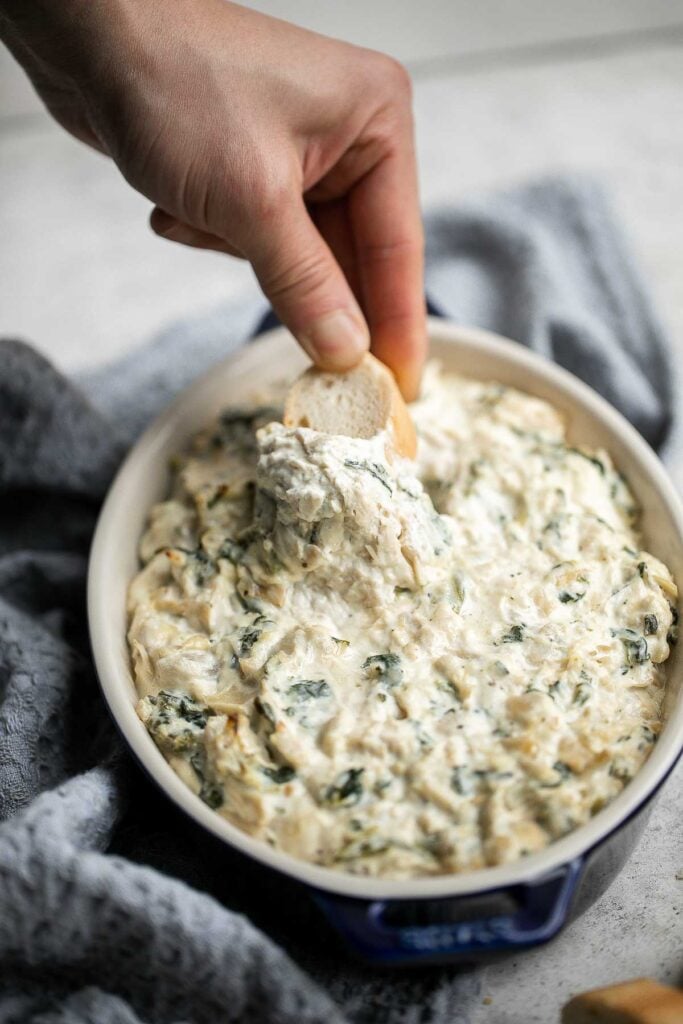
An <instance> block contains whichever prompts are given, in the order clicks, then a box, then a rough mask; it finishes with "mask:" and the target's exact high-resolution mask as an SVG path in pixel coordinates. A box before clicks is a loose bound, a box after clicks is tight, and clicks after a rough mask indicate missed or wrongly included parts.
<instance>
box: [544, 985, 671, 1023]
mask: <svg viewBox="0 0 683 1024" xmlns="http://www.w3.org/2000/svg"><path fill="white" fill-rule="evenodd" d="M562 1024H683V992H681V991H679V990H678V989H675V988H669V986H668V985H660V984H659V982H657V981H652V979H651V978H638V979H637V980H635V981H625V982H623V983H622V984H621V985H611V986H610V987H609V988H598V989H594V990H593V991H592V992H584V993H583V994H582V995H580V996H575V997H574V998H573V999H571V1000H570V1001H569V1002H568V1003H567V1005H566V1006H565V1007H564V1009H563V1010H562Z"/></svg>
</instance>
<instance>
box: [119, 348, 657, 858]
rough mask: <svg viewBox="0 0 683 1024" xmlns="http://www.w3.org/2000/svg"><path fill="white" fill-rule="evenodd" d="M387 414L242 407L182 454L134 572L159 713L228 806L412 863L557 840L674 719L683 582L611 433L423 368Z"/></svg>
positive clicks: (352, 853) (244, 821)
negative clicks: (300, 414) (622, 467)
mask: <svg viewBox="0 0 683 1024" xmlns="http://www.w3.org/2000/svg"><path fill="white" fill-rule="evenodd" d="M412 412H413V415H414V418H415V422H416V426H417V430H418V435H419V451H418V459H417V462H416V463H415V464H413V463H408V462H405V461H401V460H396V461H393V462H392V461H389V460H388V458H387V453H386V438H385V437H383V436H378V437H376V438H372V439H370V440H359V439H352V438H347V437H338V436H330V435H324V434H319V433H316V432H315V431H312V430H309V429H303V428H299V429H286V428H285V427H283V426H282V424H280V423H278V422H274V419H275V416H276V412H274V410H273V409H265V410H254V409H251V410H246V411H245V410H242V411H240V410H229V411H228V412H227V413H226V414H225V415H224V416H223V417H222V419H221V420H220V421H219V422H218V423H217V424H215V425H213V426H212V427H211V428H210V429H209V430H207V431H205V432H204V433H203V434H201V435H200V436H199V437H198V438H197V439H196V440H195V442H194V445H193V448H192V450H191V451H190V452H189V453H188V454H186V455H183V456H181V457H179V458H178V459H177V460H176V469H175V474H174V483H173V489H172V493H171V495H170V497H169V499H168V500H167V501H164V502H162V503H161V504H159V505H157V506H155V507H154V508H153V509H152V511H151V513H150V519H149V525H148V528H147V531H146V533H145V535H144V537H143V538H142V542H141V548H140V553H141V560H142V562H143V568H142V570H141V572H140V573H139V575H138V576H137V577H136V579H135V580H134V581H133V582H132V584H131V587H130V595H129V611H130V630H129V641H130V646H131V651H132V657H133V664H134V669H135V677H136V681H137V685H138V689H139V692H140V696H141V700H140V703H139V706H138V710H139V714H140V716H141V718H142V720H143V721H144V722H145V723H146V724H147V726H148V728H149V730H150V732H151V734H152V736H153V737H154V739H155V741H156V742H157V743H158V744H159V746H160V748H161V749H162V751H163V752H164V754H165V755H166V756H167V758H168V759H169V761H170V762H171V764H172V765H173V767H174V768H175V769H176V770H177V771H178V773H179V774H180V775H181V777H183V778H184V779H185V781H186V782H187V784H188V785H189V786H191V787H192V788H193V789H194V791H195V792H197V793H198V794H199V795H200V796H201V797H202V798H203V799H204V800H206V801H207V803H209V804H210V805H211V806H212V807H214V808H215V809H216V811H217V813H219V814H222V815H224V816H225V817H226V818H228V819H229V820H230V821H232V822H233V823H234V824H236V825H237V826H239V827H240V828H242V829H244V830H245V831H247V832H249V833H251V834H252V835H254V836H257V837H259V838H261V839H262V840H263V841H265V842H267V843H270V844H271V845H273V846H275V847H277V848H279V849H281V850H284V851H287V852H289V853H291V854H293V855H295V856H297V857H301V858H304V859H305V860H308V861H312V862H315V863H318V864H323V865H328V866H334V867H337V868H340V869H343V870H347V871H352V872H356V873H362V874H377V875H385V876H392V877H411V876H416V875H428V874H438V873H444V872H455V871H462V870H466V869H471V868H477V867H482V866H485V865H491V864H499V863H504V862H507V861H510V860H514V859H516V858H518V857H521V856H524V855H525V854H528V853H530V852H532V851H534V850H538V849H540V848H542V847H544V846H546V845H547V844H548V843H550V842H551V841H552V840H553V839H555V838H557V837H559V836H562V835H564V834H565V833H567V832H569V831H570V830H572V829H575V828H577V827H578V826H580V825H581V824H583V823H584V822H586V821H587V820H588V819H589V818H590V817H591V815H593V814H595V813H596V811H598V810H599V809H600V808H602V807H604V806H605V805H606V804H607V803H609V801H611V800H612V799H613V798H614V797H615V796H616V795H617V794H618V793H619V792H620V791H621V789H622V788H623V786H624V785H625V784H626V783H627V781H628V780H629V779H630V778H632V777H633V775H634V774H635V772H637V770H638V769H639V767H640V766H641V764H642V763H643V761H644V760H645V759H646V758H647V756H648V754H649V753H650V750H651V748H652V745H653V743H654V742H655V739H656V736H657V733H658V731H659V728H660V713H661V705H662V697H663V691H664V685H665V677H664V671H663V668H662V665H661V663H662V662H663V661H665V659H666V658H667V656H668V654H669V643H670V642H672V640H673V637H674V632H675V620H677V615H676V613H675V610H674V608H675V602H676V587H675V585H674V583H673V581H672V579H671V575H670V573H669V572H668V570H667V568H666V567H665V566H664V565H663V564H662V563H661V562H659V561H658V560H657V559H656V558H654V557H653V556H652V555H650V554H648V553H647V552H645V551H642V550H641V548H640V540H639V537H638V533H637V530H636V519H637V509H636V508H635V506H634V502H633V498H632V496H631V494H630V492H629V489H628V486H627V484H626V483H625V481H624V480H623V479H622V478H621V477H620V476H619V474H618V473H617V472H616V471H615V470H614V468H613V467H612V464H611V461H610V458H609V456H608V454H607V453H606V452H604V451H592V450H590V451H589V450H588V449H584V448H576V447H574V446H572V445H570V444H568V443H567V441H566V439H565V432H564V425H563V422H562V420H561V418H560V416H559V415H558V413H557V412H556V411H555V410H554V409H553V408H552V407H551V406H550V405H548V404H547V403H545V402H542V401H540V400H538V399H535V398H532V397H530V396H529V395H525V394H522V393H520V392H518V391H515V390H512V389H509V388H504V387H501V386H500V385H497V384H485V383H479V382H472V381H466V380H463V379H460V378H457V377H455V376H451V375H443V374H441V373H440V371H439V369H438V367H436V366H434V365H432V366H430V367H429V369H428V373H427V376H426V380H425V386H424V392H423V397H422V398H421V400H420V401H419V402H417V403H416V404H415V405H414V406H413V408H412Z"/></svg>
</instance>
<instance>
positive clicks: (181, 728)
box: [143, 690, 214, 753]
mask: <svg viewBox="0 0 683 1024" xmlns="http://www.w3.org/2000/svg"><path fill="white" fill-rule="evenodd" d="M143 704H147V706H148V707H149V708H152V709H153V710H152V712H151V714H150V715H149V717H148V718H147V722H146V725H147V729H148V730H149V733H150V735H151V736H152V738H153V739H154V741H155V743H157V744H158V745H159V746H160V747H161V748H162V749H163V750H166V751H167V752H173V753H181V752H182V751H187V750H194V749H195V748H196V747H197V745H198V743H199V741H200V739H201V735H202V733H203V731H204V728H205V727H206V722H207V719H208V718H210V717H211V715H213V714H214V712H213V711H212V710H211V708H209V707H207V706H206V705H205V704H200V703H199V701H196V700H194V699H193V698H192V697H190V696H189V695H188V694H184V693H174V692H172V691H171V690H160V691H159V693H158V694H156V695H155V696H151V697H145V698H144V700H143Z"/></svg>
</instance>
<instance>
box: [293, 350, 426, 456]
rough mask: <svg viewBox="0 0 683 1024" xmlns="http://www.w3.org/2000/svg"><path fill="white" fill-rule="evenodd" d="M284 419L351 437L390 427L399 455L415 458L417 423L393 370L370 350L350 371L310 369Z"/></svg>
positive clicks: (295, 390) (371, 434)
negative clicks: (415, 424)
mask: <svg viewBox="0 0 683 1024" xmlns="http://www.w3.org/2000/svg"><path fill="white" fill-rule="evenodd" d="M284 423H285V426H287V427H311V428H312V429H313V430H319V431H320V432H321V433H322V434H344V435H346V436H347V437H374V436H375V435H376V434H379V432H380V431H382V430H388V431H389V434H390V436H391V441H392V445H393V448H394V449H395V450H396V451H397V452H398V453H399V455H403V456H405V457H406V458H408V459H413V458H415V452H416V450H417V438H416V437H415V427H414V425H413V421H412V419H411V417H410V413H409V412H408V409H407V408H406V404H405V402H404V401H403V398H402V397H401V392H400V391H399V390H398V385H397V384H396V381H395V380H394V375H393V374H392V372H391V370H389V369H388V367H386V366H385V365H384V363H380V361H379V359H375V357H374V356H371V355H370V354H369V353H368V354H367V355H365V356H363V358H362V359H361V361H360V363H358V365H357V366H354V367H353V369H351V370H347V372H346V373H328V372H326V371H324V370H317V369H316V368H315V367H311V368H310V369H309V370H306V372H305V373H303V374H302V375H301V376H300V377H299V378H298V379H297V380H295V381H294V383H293V384H292V386H291V388H290V389H289V393H288V395H287V398H286V399H285V414H284Z"/></svg>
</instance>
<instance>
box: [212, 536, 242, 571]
mask: <svg viewBox="0 0 683 1024" xmlns="http://www.w3.org/2000/svg"><path fill="white" fill-rule="evenodd" d="M244 552H245V545H244V544H241V543H240V542H239V541H237V540H232V539H231V538H230V537H226V538H225V540H224V541H223V543H222V544H221V547H220V550H219V552H218V557H219V558H225V559H227V561H228V562H232V564H233V565H239V564H240V562H241V561H242V560H243V559H244Z"/></svg>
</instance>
